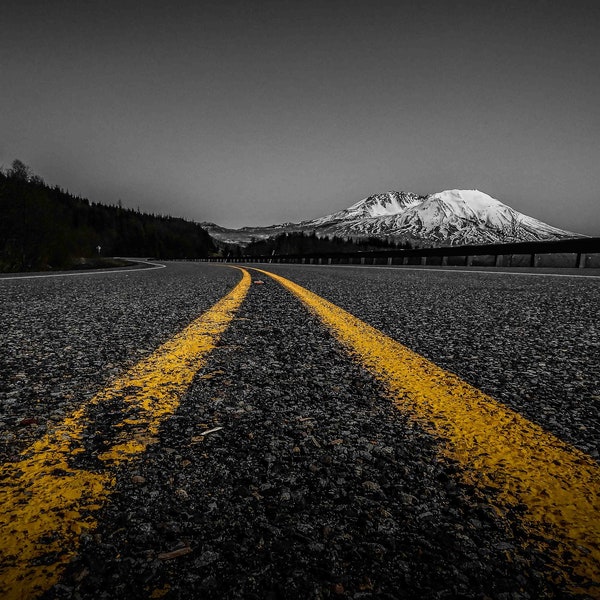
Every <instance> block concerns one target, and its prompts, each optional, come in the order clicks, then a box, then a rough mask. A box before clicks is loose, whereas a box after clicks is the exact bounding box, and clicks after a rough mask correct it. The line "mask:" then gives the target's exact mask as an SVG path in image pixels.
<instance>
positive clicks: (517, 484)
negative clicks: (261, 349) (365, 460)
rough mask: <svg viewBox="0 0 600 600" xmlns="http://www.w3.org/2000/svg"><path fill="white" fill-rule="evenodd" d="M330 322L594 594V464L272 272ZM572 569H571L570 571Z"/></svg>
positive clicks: (598, 505) (597, 488) (599, 557)
mask: <svg viewBox="0 0 600 600" xmlns="http://www.w3.org/2000/svg"><path fill="white" fill-rule="evenodd" d="M256 270H257V271H260V272H261V273H264V274H265V275H268V276H270V277H272V278H273V279H275V280H276V281H278V282H279V283H280V284H281V285H283V286H284V287H285V288H287V289H288V290H290V291H291V292H292V293H294V294H295V295H296V296H298V298H300V300H302V302H303V303H304V304H305V305H306V306H307V307H308V308H309V309H310V310H312V311H313V312H314V313H315V314H316V315H317V316H318V317H319V318H320V320H321V321H322V322H323V323H324V324H325V325H326V326H327V327H329V328H330V329H331V330H332V332H333V333H334V334H335V335H336V337H337V338H338V339H339V340H340V341H341V342H342V344H343V345H344V346H345V347H346V348H347V349H348V350H349V352H350V353H351V354H352V355H353V356H355V357H356V358H357V359H359V360H360V362H362V363H363V364H364V365H365V366H366V367H367V368H368V369H369V370H370V371H371V372H372V373H373V374H374V375H375V376H376V377H377V378H378V379H379V380H381V381H382V382H383V383H384V384H385V386H386V387H387V389H388V390H389V392H390V393H391V396H392V398H393V399H394V402H395V404H396V406H397V407H398V408H399V409H400V410H403V411H408V412H409V413H410V414H411V415H412V416H413V417H414V418H415V419H416V420H418V421H419V422H420V423H421V424H422V426H424V427H425V428H426V429H427V430H428V431H430V432H432V433H434V434H436V435H437V436H439V437H441V438H442V439H443V440H444V441H445V449H444V453H445V454H446V455H447V456H448V457H450V458H451V459H453V460H457V461H459V462H460V463H461V464H462V466H463V473H464V478H465V480H466V481H468V482H469V483H473V484H476V485H477V486H480V487H481V488H483V489H485V488H486V487H489V488H493V489H494V490H495V494H494V497H493V498H492V499H491V501H492V502H495V503H497V508H499V509H500V510H501V512H502V513H503V514H507V512H508V510H509V509H511V508H514V507H519V509H523V511H524V514H523V516H522V524H523V526H524V527H525V529H526V530H527V531H528V532H529V534H531V535H532V537H533V539H536V540H538V541H539V542H540V543H541V544H542V546H543V547H544V548H545V549H546V550H547V551H548V552H549V553H550V554H551V556H552V559H553V561H554V564H555V567H557V568H558V570H559V572H561V573H562V578H564V580H565V581H567V582H570V583H571V584H573V585H574V584H576V583H577V582H578V580H582V581H579V582H578V583H579V584H581V585H584V586H585V587H586V588H587V589H586V591H587V593H588V594H590V593H591V594H592V595H594V596H598V597H600V467H599V466H598V464H597V463H596V462H595V461H594V460H593V459H592V458H590V457H589V456H588V455H587V454H585V453H583V452H581V451H579V450H577V449H576V448H573V447H572V446H570V445H568V444H566V443H564V442H563V441H561V440H560V439H558V438H557V437H555V436H553V435H552V434H550V433H548V432H547V431H545V430H544V429H542V428H541V427H539V426H538V425H535V424H534V423H531V422H530V421H528V420H527V419H525V418H524V417H522V416H521V415H520V414H519V413H517V412H515V411H513V410H511V409H509V408H507V407H506V406H504V405H503V404H501V403H499V402H497V401H496V400H494V399H493V398H491V397H490V396H486V395H485V394H484V393H483V392H481V391H480V390H478V389H477V388H474V387H472V386H470V385H469V384H467V383H466V382H464V381H462V380H461V379H460V378H459V377H457V376H456V375H454V374H452V373H449V372H448V371H445V370H444V369H441V368H440V367H438V366H436V365H434V364H433V363H431V362H429V361H428V360H426V359H425V358H423V357H422V356H420V355H419V354H416V353H415V352H413V351H411V350H409V349H408V348H406V347H405V346H403V345H402V344H399V343H398V342H396V341H395V340H393V339H391V338H389V337H387V336H386V335H384V334H383V333H381V332H380V331H378V330H377V329H375V328H373V327H371V326H370V325H367V324H366V323H364V322H362V321H360V320H359V319H357V318H356V317H354V316H353V315H351V314H350V313H348V312H346V311H345V310H342V309H341V308H339V307H338V306H336V305H335V304H332V303H331V302H328V301H327V300H325V299H323V298H321V297H320V296H318V295H316V294H314V293H313V292H310V291H308V290H307V289H305V288H303V287H301V286H299V285H297V284H295V283H293V282H292V281H290V280H288V279H285V278H284V277H281V276H279V275H275V274H274V273H270V272H268V271H263V270H261V269H256ZM571 572H572V573H573V574H574V575H575V577H570V573H571Z"/></svg>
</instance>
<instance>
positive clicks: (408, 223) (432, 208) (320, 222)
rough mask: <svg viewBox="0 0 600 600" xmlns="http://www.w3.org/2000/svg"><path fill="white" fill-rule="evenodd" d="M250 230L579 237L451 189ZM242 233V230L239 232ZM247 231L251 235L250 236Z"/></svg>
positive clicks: (395, 236)
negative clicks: (298, 221) (294, 222)
mask: <svg viewBox="0 0 600 600" xmlns="http://www.w3.org/2000/svg"><path fill="white" fill-rule="evenodd" d="M245 229H249V230H250V229H251V230H252V235H254V236H257V237H271V236H273V235H276V234H277V233H281V232H282V231H306V232H316V233H317V235H319V236H333V235H336V236H341V237H346V238H349V237H351V238H364V237H380V238H382V239H392V240H396V241H410V242H416V243H423V242H425V243H427V244H435V245H444V244H450V245H461V244H486V243H498V242H500V243H501V242H517V241H537V240H552V239H561V238H572V237H580V236H579V234H576V233H572V232H569V231H564V230H563V229H558V228H557V227H553V226H551V225H548V224H546V223H543V222H542V221H539V220H537V219H535V218H533V217H529V216H527V215H524V214H522V213H520V212H518V211H516V210H514V209H513V208H511V207H510V206H507V205H506V204H503V203H502V202H500V201H499V200H496V199H495V198H492V196H490V195H489V194H486V193H485V192H482V191H480V190H476V189H475V190H461V189H450V190H444V191H441V192H437V193H435V194H430V195H428V196H421V195H419V194H415V193H412V192H396V191H388V192H385V193H383V194H374V195H372V196H368V197H367V198H363V199H362V200H359V201H358V202H356V203H355V204H353V205H351V206H349V207H348V208H346V209H344V210H340V211H338V212H335V213H333V214H330V215H326V216H324V217H320V218H318V219H314V220H311V221H302V222H301V223H297V224H295V225H294V224H285V225H278V226H271V227H259V228H245ZM241 231H242V230H238V234H239V233H241ZM211 233H212V232H211ZM231 233H232V234H233V235H232V236H231V238H235V237H236V235H237V234H236V233H235V232H234V231H232V232H231ZM244 233H245V234H246V233H247V234H248V235H250V233H251V232H250V231H248V232H246V231H244ZM240 240H241V237H240Z"/></svg>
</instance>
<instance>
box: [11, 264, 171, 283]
mask: <svg viewBox="0 0 600 600" xmlns="http://www.w3.org/2000/svg"><path fill="white" fill-rule="evenodd" d="M129 262H133V263H140V264H144V265H150V266H144V267H141V268H139V269H130V268H127V267H115V268H114V269H110V270H109V271H105V270H96V271H68V272H65V273H43V274H38V275H25V274H19V275H10V276H8V277H4V276H0V281H12V280H14V279H47V278H49V277H83V276H86V275H113V274H115V273H136V272H138V271H154V270H155V269H164V268H165V267H166V266H167V265H163V264H162V263H155V262H150V261H148V260H133V259H131V260H130V261H129Z"/></svg>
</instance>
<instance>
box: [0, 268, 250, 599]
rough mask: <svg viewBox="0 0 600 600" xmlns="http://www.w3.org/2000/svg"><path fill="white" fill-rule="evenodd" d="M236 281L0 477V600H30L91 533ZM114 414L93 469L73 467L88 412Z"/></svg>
mask: <svg viewBox="0 0 600 600" xmlns="http://www.w3.org/2000/svg"><path fill="white" fill-rule="evenodd" d="M240 270H241V271H242V279H241V281H240V282H239V283H238V284H237V285H236V287H235V288H234V289H233V290H231V291H230V292H229V293H228V294H227V295H226V296H225V297H223V298H222V299H221V300H220V301H219V302H217V303H216V304H215V305H214V306H213V307H212V308H211V309H209V310H208V311H207V312H205V313H204V314H203V315H201V316H200V317H198V318H197V319H196V320H194V321H193V322H192V323H191V324H190V325H188V326H187V327H186V328H185V329H184V330H182V331H181V332H180V333H179V334H177V335H176V336H175V337H173V338H172V339H170V340H169V341H167V342H166V343H165V344H163V345H162V346H161V347H159V348H158V349H157V350H156V351H155V352H154V353H153V354H151V355H150V356H149V357H147V358H146V359H144V360H142V361H141V362H139V363H138V364H137V365H135V366H134V367H133V368H132V369H130V370H129V371H128V372H126V373H125V374H124V375H122V376H121V377H119V378H118V379H117V380H115V381H114V382H113V383H112V384H111V385H110V386H109V387H107V388H105V389H104V390H102V391H101V392H100V393H98V394H97V395H96V396H95V397H94V398H93V399H92V400H91V401H90V403H89V404H88V405H86V406H83V407H81V408H80V409H78V410H76V411H75V412H74V413H72V414H71V415H70V416H69V417H67V418H66V419H65V420H64V421H63V422H62V423H61V424H60V425H59V426H58V427H57V428H56V429H54V430H53V431H51V432H50V433H48V434H46V435H45V436H44V437H43V438H42V439H40V440H38V441H37V442H35V443H34V444H32V446H30V447H29V448H28V449H27V450H26V451H25V452H24V453H23V455H22V458H21V460H19V461H18V462H14V463H9V464H6V465H4V466H3V467H2V470H1V471H0V539H1V540H2V546H1V548H0V569H1V570H0V595H2V597H3V598H7V599H12V598H15V599H16V598H33V597H35V596H37V595H39V594H41V593H42V592H43V591H45V590H47V589H48V588H50V587H51V586H52V585H53V584H55V583H56V582H57V581H58V578H59V577H60V573H61V571H62V569H63V567H64V565H65V564H66V563H67V562H69V560H71V559H72V557H73V556H74V554H75V552H76V545H77V540H78V538H79V535H80V534H81V533H82V532H83V531H85V530H88V529H90V528H92V527H94V526H95V521H94V517H93V513H94V511H96V510H98V509H99V508H100V507H101V506H102V505H103V503H104V501H105V500H106V498H107V497H108V496H109V494H110V493H111V488H112V487H113V486H114V469H115V467H116V466H117V465H118V464H120V463H122V462H124V461H126V460H129V459H131V458H133V457H135V456H136V455H139V454H140V453H141V452H143V451H144V450H145V449H146V447H147V446H148V445H149V444H151V443H153V442H154V441H155V439H156V438H155V436H156V434H157V433H158V428H159V425H160V423H161V422H162V421H163V420H164V419H165V418H166V417H167V416H169V415H170V414H172V413H173V411H174V410H175V409H176V408H177V407H178V405H179V402H180V398H181V397H182V396H183V394H184V393H185V391H186V390H187V389H188V387H189V385H190V384H191V382H192V379H193V377H194V375H195V374H196V373H197V371H198V370H199V369H200V368H201V367H202V366H203V364H204V362H205V361H206V359H207V357H208V354H209V353H210V352H211V350H213V348H214V347H215V345H216V344H217V342H218V340H219V338H220V336H221V334H222V333H223V332H224V331H225V329H226V328H227V327H228V326H229V324H230V323H231V321H232V319H233V318H234V316H235V314H236V312H237V310H238V308H239V307H240V305H241V303H242V301H243V299H244V298H245V296H246V293H247V291H248V289H249V287H250V282H251V280H250V275H249V274H248V272H247V271H245V270H243V269H240ZM104 403H114V404H116V405H117V406H119V407H120V410H119V413H118V416H117V420H116V422H115V423H114V424H112V425H111V427H110V431H111V432H112V434H113V436H114V439H111V440H109V441H110V443H111V444H112V445H110V444H109V445H108V446H107V447H104V448H103V450H104V451H103V452H102V453H101V454H99V455H98V456H97V458H98V459H99V463H98V464H99V468H98V469H97V470H94V471H91V470H87V469H82V468H78V467H77V466H74V463H76V461H77V458H78V455H81V454H83V453H85V452H89V449H88V448H86V447H85V440H84V439H83V438H84V435H83V433H84V431H85V429H86V426H87V425H88V421H89V418H88V417H89V411H90V409H93V407H94V406H96V405H98V404H104Z"/></svg>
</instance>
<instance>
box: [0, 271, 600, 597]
mask: <svg viewBox="0 0 600 600" xmlns="http://www.w3.org/2000/svg"><path fill="white" fill-rule="evenodd" d="M263 266H264V265H263ZM267 268H268V269H269V270H271V271H273V272H277V273H280V274H282V275H284V276H285V277H287V278H289V279H292V280H294V281H295V282H297V283H299V284H301V285H303V286H305V287H307V288H308V289H310V290H312V291H314V292H316V293H317V294H319V295H321V296H323V297H324V298H326V299H328V300H330V301H332V302H334V303H336V304H337V305H338V306H340V307H342V308H345V309H346V310H348V311H349V312H351V313H352V314H354V315H355V316H357V317H359V318H360V319H362V320H364V321H366V322H367V323H369V324H371V325H372V326H374V327H376V328H377V329H379V330H381V331H382V332H384V333H386V334H387V335H389V336H391V337H392V338H394V339H395V340H397V341H399V342H401V343H402V344H405V345H407V346H408V347H410V348H411V349H413V350H415V351H417V352H419V353H420V354H422V355H423V356H425V357H426V358H428V359H430V360H431V361H433V362H434V363H436V364H437V365H439V366H442V367H444V368H445V369H448V370H449V371H452V372H453V373H456V374H458V375H459V376H460V377H462V378H464V379H465V380H466V381H467V382H468V383H471V384H472V385H475V386H476V387H478V388H480V389H481V390H483V391H484V392H486V393H488V394H490V395H491V396H493V397H494V398H496V399H497V400H499V401H501V402H503V403H506V404H507V405H509V406H511V407H513V408H515V409H516V410H518V411H519V412H520V413H522V414H523V415H525V416H526V417H527V418H528V419H530V420H532V421H534V422H536V423H538V424H540V425H542V426H543V427H544V428H545V429H548V430H550V431H552V432H553V433H554V434H556V435H557V436H558V437H560V438H561V439H563V440H565V441H568V442H570V443H572V444H574V445H575V446H576V447H578V448H580V449H581V450H583V451H584V452H586V453H587V454H589V455H591V456H593V457H595V458H596V459H598V443H599V441H600V423H599V418H598V414H599V411H598V404H599V402H600V390H599V385H598V355H599V354H600V352H599V349H600V335H599V332H598V322H597V314H598V312H599V311H598V309H599V302H600V300H599V298H600V294H599V291H600V281H599V280H583V279H563V278H561V279H558V278H550V277H548V278H546V277H531V278H529V277H523V276H520V277H517V276H510V275H502V276H499V275H488V274H475V273H469V274H464V273H463V274H461V273H440V272H425V271H409V270H400V269H395V270H385V269H352V268H333V269H332V268H328V267H300V266H284V265H269V266H268V267H267ZM253 277H254V278H255V279H256V274H253ZM260 279H261V280H264V281H265V283H264V284H262V285H253V286H252V287H251V289H250V292H249V294H248V296H247V298H246V300H245V301H244V303H243V304H242V307H241V309H240V312H239V314H238V317H237V318H236V319H234V321H233V323H232V324H231V326H230V327H229V329H228V330H227V331H226V332H225V334H224V335H223V337H222V339H221V342H220V344H219V346H218V347H217V348H216V349H215V350H214V351H213V352H212V353H211V354H210V357H209V359H208V362H207V363H206V364H203V365H199V367H200V370H199V373H198V377H197V378H196V380H195V382H194V383H193V384H192V387H191V388H190V390H189V391H188V393H187V394H186V395H185V396H184V398H182V400H181V405H180V407H179V409H178V410H177V411H176V413H175V414H174V415H173V416H172V417H171V418H169V419H167V420H166V421H165V422H164V424H163V427H162V428H161V431H160V435H159V439H158V441H157V443H155V444H153V445H151V446H149V447H148V449H147V450H146V452H145V453H144V454H143V455H141V456H140V457H138V458H136V459H135V460H132V461H130V462H128V463H126V464H124V465H122V466H121V467H119V469H118V470H117V471H116V472H115V482H114V489H113V490H112V495H111V496H110V498H109V501H108V502H107V503H106V504H105V505H104V506H103V507H102V508H101V509H100V510H99V511H98V513H97V514H96V516H95V518H96V519H97V521H98V526H97V528H96V529H95V530H93V531H91V532H85V533H83V534H82V535H81V536H80V540H79V547H78V548H77V549H76V550H77V555H76V556H75V558H74V559H73V560H72V561H71V564H70V565H69V566H68V567H67V569H66V572H65V573H64V575H63V576H62V577H61V580H60V582H59V583H58V584H57V585H55V586H54V587H52V588H51V589H50V590H48V591H47V592H46V595H45V597H46V598H76V597H80V598H101V597H104V598H148V597H154V598H157V597H165V598H194V597H207V598H236V597H249V598H328V597H336V598H338V597H339V598H344V597H346V598H498V599H514V600H517V599H524V598H569V597H586V595H589V596H590V597H594V596H596V595H597V594H598V593H599V592H598V588H594V587H590V583H591V582H590V581H587V582H583V584H585V586H586V587H585V589H584V590H579V593H578V592H577V590H574V589H573V588H572V587H569V586H567V585H566V583H565V581H564V578H563V576H562V574H561V573H559V572H557V571H556V570H555V569H554V568H553V567H552V566H551V565H550V563H549V559H548V556H547V555H546V553H545V551H544V550H541V549H539V548H538V547H537V546H536V544H535V543H534V541H532V540H531V539H530V538H529V537H528V535H527V532H526V531H524V530H523V529H522V528H520V527H519V526H518V523H516V521H514V520H511V519H507V518H505V517H503V516H501V515H498V514H497V513H496V512H495V511H494V510H493V508H492V506H491V505H490V504H489V503H488V501H487V499H486V497H485V494H484V495H482V494H481V493H480V492H479V491H477V490H475V489H473V488H471V487H470V486H469V485H467V484H465V483H464V482H461V481H460V479H459V478H458V477H457V476H456V473H457V469H458V467H457V466H456V465H454V464H452V463H451V462H449V461H447V460H443V459H442V458H441V457H440V455H439V448H438V445H439V442H438V440H436V439H435V438H434V437H433V436H432V435H430V434H428V433H426V432H425V431H423V430H422V429H421V428H420V427H419V426H417V425H415V424H414V423H413V422H411V420H410V419H409V418H408V417H407V416H406V415H404V414H402V413H401V412H400V411H398V410H396V409H395V408H393V407H392V405H391V403H390V402H389V400H388V399H387V397H386V395H385V392H384V390H383V389H382V387H381V384H380V383H378V382H377V381H375V380H374V379H373V377H372V376H371V375H369V374H368V373H367V372H366V371H365V369H364V368H362V367H361V366H360V365H359V364H357V363H356V362H354V361H353V360H351V359H350V358H349V357H348V355H347V353H346V352H345V351H344V350H343V349H342V348H341V347H340V345H339V343H338V341H337V340H336V339H335V338H334V337H333V336H332V335H331V334H330V333H329V332H328V331H327V330H325V329H324V328H323V326H322V325H321V323H319V322H318V320H317V319H316V317H314V316H313V315H311V314H310V313H309V312H308V311H307V310H306V308H305V307H304V306H302V305H301V304H300V303H299V301H298V300H296V299H295V298H293V297H292V296H291V295H290V294H289V293H288V292H286V291H285V290H283V289H282V288H281V287H280V286H279V285H278V284H276V283H275V282H273V281H272V280H268V279H267V278H265V277H263V276H260ZM239 280H240V273H239V271H236V270H235V269H232V268H229V267H224V266H214V265H206V264H177V263H173V264H168V266H167V268H166V269H161V270H153V271H147V272H143V271H141V272H131V273H127V274H125V273H119V274H117V273H114V274H96V275H93V276H89V277H85V276H83V277H64V278H45V279H23V280H20V281H17V280H10V281H0V298H1V303H2V307H3V310H2V311H1V313H0V331H2V355H1V357H0V361H1V362H0V374H1V383H0V406H1V407H2V412H1V413H0V452H1V456H2V460H3V462H10V461H14V460H16V459H17V457H18V453H19V451H21V450H23V449H25V448H27V446H28V445H29V444H30V443H31V442H32V441H33V440H35V439H39V438H40V437H41V436H42V435H43V433H44V432H45V431H47V430H48V429H51V428H52V427H53V426H54V425H55V424H56V423H58V422H60V421H61V420H62V419H64V418H65V416H67V415H68V414H69V413H70V412H71V411H73V410H74V409H75V408H77V407H79V406H81V405H82V404H85V403H86V402H87V401H89V399H90V398H91V397H92V396H93V395H94V394H95V393H97V392H98V391H99V390H100V389H102V388H103V387H104V386H106V385H107V384H108V383H109V382H110V381H111V380H112V379H113V378H114V377H115V376H117V375H119V374H121V373H123V372H124V371H125V370H126V369H127V368H129V367H130V366H132V365H134V364H135V363H136V362H137V361H139V360H140V358H143V357H144V356H147V355H148V354H149V353H151V352H152V351H153V350H154V349H155V348H156V347H157V346H158V345H160V344H161V343H163V342H165V341H166V340H167V339H169V338H170V337H171V336H173V335H174V334H175V333H176V332H177V331H179V330H180V329H182V328H183V327H184V326H185V325H187V324H188V323H189V322H190V321H191V320H192V319H193V318H195V317H197V316H198V315H199V314H201V313H202V312H204V311H206V310H207V309H208V308H209V307H210V306H212V305H213V304H214V303H215V302H216V301H217V300H219V299H220V298H221V297H223V296H224V295H225V294H226V293H227V292H228V291H229V290H231V288H232V287H233V286H234V285H235V284H236V282H237V281H239ZM107 410H108V409H107ZM110 410H111V411H113V410H115V407H114V406H111V407H110ZM92 417H93V419H95V422H96V423H98V424H99V423H101V422H102V420H103V418H104V416H103V413H102V407H98V408H97V409H95V412H94V414H93V415H90V418H92ZM218 427H221V428H222V429H218V430H215V431H214V432H213V433H208V434H206V435H205V436H199V435H198V434H199V433H204V432H208V431H210V430H212V429H216V428H218ZM96 429H101V428H100V427H97V428H96ZM93 433H94V428H93V427H92V428H91V429H90V435H92V434H93ZM78 461H79V464H80V465H81V466H83V467H86V465H87V468H89V469H90V470H93V469H96V468H97V465H96V462H95V459H94V457H93V456H90V457H87V456H85V455H84V456H83V457H79V458H78ZM86 461H87V462H86ZM40 560H51V557H42V558H41V559H40ZM0 569H1V565H0ZM1 572H2V571H1V570H0V582H1ZM579 583H582V582H579ZM13 597H19V596H18V595H14V596H13Z"/></svg>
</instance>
